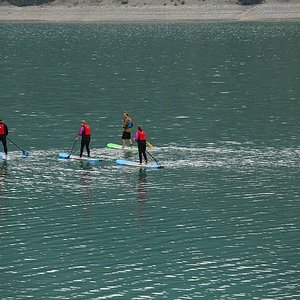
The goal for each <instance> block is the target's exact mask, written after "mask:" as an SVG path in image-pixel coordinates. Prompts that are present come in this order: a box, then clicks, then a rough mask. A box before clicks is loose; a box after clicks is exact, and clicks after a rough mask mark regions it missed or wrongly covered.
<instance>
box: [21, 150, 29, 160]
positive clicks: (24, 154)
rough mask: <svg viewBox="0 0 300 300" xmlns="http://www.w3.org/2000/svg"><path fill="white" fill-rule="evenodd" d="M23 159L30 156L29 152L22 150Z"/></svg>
mask: <svg viewBox="0 0 300 300" xmlns="http://www.w3.org/2000/svg"><path fill="white" fill-rule="evenodd" d="M22 154H23V157H24V158H26V157H28V156H29V152H28V151H26V150H22Z"/></svg>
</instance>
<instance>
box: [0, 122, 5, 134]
mask: <svg viewBox="0 0 300 300" xmlns="http://www.w3.org/2000/svg"><path fill="white" fill-rule="evenodd" d="M0 134H5V126H4V124H3V123H0Z"/></svg>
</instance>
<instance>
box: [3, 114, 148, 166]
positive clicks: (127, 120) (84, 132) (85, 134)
mask: <svg viewBox="0 0 300 300" xmlns="http://www.w3.org/2000/svg"><path fill="white" fill-rule="evenodd" d="M80 124H81V126H80V129H79V131H78V134H77V136H76V139H75V142H74V145H73V148H74V146H75V143H76V141H77V140H78V139H79V138H80V137H81V146H80V155H79V156H80V157H82V155H83V151H84V148H85V149H86V152H87V155H88V157H90V141H91V127H90V125H89V124H88V123H87V122H86V121H85V120H81V121H80ZM122 127H123V133H122V148H125V146H126V140H129V143H130V144H129V145H130V147H133V142H132V137H131V130H132V128H133V121H132V119H131V117H130V115H129V113H128V112H127V111H126V112H124V114H123V120H122ZM7 135H8V128H7V125H6V124H5V123H4V122H3V120H2V119H0V141H1V142H2V144H3V149H4V153H5V155H6V156H7V153H8V150H7V142H6V137H7ZM134 140H135V141H136V142H137V144H138V151H139V160H140V164H142V162H143V158H144V161H145V163H146V164H147V163H148V158H147V154H146V146H147V142H146V132H145V131H144V130H143V128H142V126H141V125H139V126H138V127H137V131H136V133H135V136H134ZM71 152H72V151H71Z"/></svg>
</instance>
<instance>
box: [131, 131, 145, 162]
mask: <svg viewBox="0 0 300 300" xmlns="http://www.w3.org/2000/svg"><path fill="white" fill-rule="evenodd" d="M137 129H138V130H137V132H136V133H135V137H134V140H135V141H136V142H137V143H138V149H139V159H140V164H142V162H143V161H142V158H143V156H144V160H145V163H146V164H147V163H148V159H147V154H146V146H147V141H146V132H145V131H144V130H143V128H142V126H141V125H139V126H138V127H137Z"/></svg>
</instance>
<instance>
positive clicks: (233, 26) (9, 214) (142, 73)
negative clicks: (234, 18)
mask: <svg viewBox="0 0 300 300" xmlns="http://www.w3.org/2000/svg"><path fill="white" fill-rule="evenodd" d="M0 41H1V42H0V71H1V76H0V91H1V94H0V116H1V117H2V118H3V119H4V120H5V122H6V123H7V125H8V127H9V130H10V134H9V137H10V138H11V139H12V140H13V141H14V142H15V143H16V144H17V145H19V146H20V147H21V148H22V149H26V150H27V151H29V152H30V156H29V157H28V158H27V159H23V158H22V155H21V154H22V153H21V151H19V150H18V149H17V148H16V147H15V146H14V145H12V144H9V157H10V160H8V161H2V162H1V161H0V229H1V230H0V272H1V278H0V298H1V299H25V298H26V299H201V298H202V299H278V300H279V299H297V298H299V297H300V291H299V285H300V276H299V275H300V274H299V273H300V271H299V270H300V264H299V254H300V243H299V242H300V238H299V236H300V235H299V229H300V224H299V162H300V150H299V95H300V75H299V74H300V73H299V69H300V63H299V53H300V23H204V24H103V25H101V24H100V25H99V24H89V25H76V24H5V23H3V24H0ZM125 110H126V111H129V112H130V113H131V115H132V117H133V119H134V122H135V125H138V124H141V125H143V127H144V129H145V130H146V132H147V134H148V139H149V141H150V142H151V143H152V144H154V145H155V147H154V148H153V150H151V154H152V155H153V157H154V158H155V159H157V160H159V161H160V162H161V164H163V165H164V166H165V168H164V169H160V170H142V169H135V168H128V167H118V166H116V164H115V160H116V159H119V158H124V157H125V158H126V159H130V160H137V159H138V157H137V154H134V153H133V154H130V153H123V152H122V151H118V150H112V149H108V148H106V147H105V146H106V144H107V143H109V142H111V143H120V139H121V131H122V130H121V120H122V114H123V112H124V111H125ZM81 119H86V120H87V121H88V122H89V123H90V125H91V127H92V142H91V148H92V155H93V156H94V157H98V158H100V159H101V163H100V164H99V165H95V164H88V163H85V162H78V161H69V160H68V161H61V160H59V159H57V154H58V153H59V152H68V151H70V149H71V147H72V144H73V141H74V138H75V137H76V134H77V131H78V129H79V126H80V124H79V121H80V120H81ZM1 146H2V145H0V151H1V150H2V147H1ZM78 147H79V143H78V144H76V147H75V150H74V153H78V151H79V149H78Z"/></svg>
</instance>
